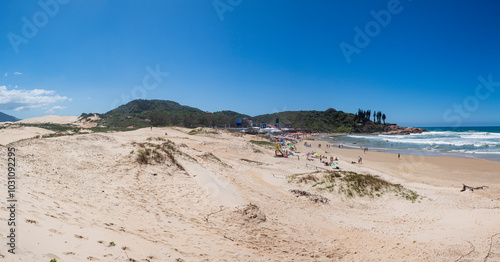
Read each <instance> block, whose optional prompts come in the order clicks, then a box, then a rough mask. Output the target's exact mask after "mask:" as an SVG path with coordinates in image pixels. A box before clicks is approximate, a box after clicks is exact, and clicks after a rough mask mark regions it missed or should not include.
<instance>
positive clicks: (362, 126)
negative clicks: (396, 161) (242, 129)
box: [252, 108, 385, 133]
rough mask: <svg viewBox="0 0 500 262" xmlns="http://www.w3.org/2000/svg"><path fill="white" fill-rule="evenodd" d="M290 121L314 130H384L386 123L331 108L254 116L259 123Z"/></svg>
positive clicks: (362, 131)
mask: <svg viewBox="0 0 500 262" xmlns="http://www.w3.org/2000/svg"><path fill="white" fill-rule="evenodd" d="M276 119H278V120H279V122H282V123H290V124H292V127H300V128H305V129H310V130H312V131H313V132H339V133H340V132H342V133H343V132H353V133H369V132H382V131H384V128H385V125H384V124H381V123H374V122H372V121H370V119H368V118H365V117H362V116H360V115H357V114H356V115H355V114H351V113H345V112H342V111H337V110H335V109H333V108H329V109H327V110H325V111H285V112H280V113H274V114H266V115H260V116H256V117H253V118H252V120H253V121H254V122H258V123H275V122H276Z"/></svg>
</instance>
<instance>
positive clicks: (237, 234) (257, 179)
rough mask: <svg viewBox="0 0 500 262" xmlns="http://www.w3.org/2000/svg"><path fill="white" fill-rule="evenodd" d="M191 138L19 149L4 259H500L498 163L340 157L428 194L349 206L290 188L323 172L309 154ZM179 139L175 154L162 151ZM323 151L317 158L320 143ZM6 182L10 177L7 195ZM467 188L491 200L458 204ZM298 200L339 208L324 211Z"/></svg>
mask: <svg viewBox="0 0 500 262" xmlns="http://www.w3.org/2000/svg"><path fill="white" fill-rule="evenodd" d="M0 131H1V130H0ZM188 131H189V130H188V129H183V128H154V129H153V130H150V129H149V128H146V129H140V130H135V131H129V132H121V133H98V134H84V135H74V136H62V137H53V138H43V139H38V138H35V139H29V140H23V141H19V142H16V143H13V144H12V145H13V146H15V147H16V149H17V158H16V159H17V163H18V171H17V172H18V176H19V180H18V182H19V183H18V186H19V195H18V197H17V198H18V201H19V202H18V205H19V209H18V213H17V218H18V220H19V222H20V223H19V225H18V226H17V229H18V230H19V236H18V239H17V245H18V246H17V250H16V251H17V254H15V255H13V254H10V253H8V247H7V246H6V245H2V247H1V248H0V254H1V255H0V257H3V259H4V260H5V261H50V259H52V258H56V259H57V260H58V261H455V260H457V259H463V260H464V261H475V260H481V261H482V260H483V259H484V257H485V256H487V255H488V261H500V235H496V236H494V237H493V238H491V236H493V235H494V234H496V233H500V220H499V219H498V218H499V217H500V196H499V195H498V192H499V189H500V181H499V173H498V170H500V163H495V162H488V161H481V160H470V161H469V160H468V161H467V163H466V164H460V163H458V162H457V161H461V160H460V159H448V158H446V159H439V158H433V157H422V158H418V159H417V158H412V159H411V160H410V159H409V158H405V157H404V156H403V160H400V161H399V162H398V160H397V159H394V156H393V155H389V154H383V153H375V152H369V153H368V154H366V155H364V156H363V158H364V164H362V165H357V164H356V165H353V164H350V162H351V160H354V158H355V157H356V156H357V155H358V154H360V152H358V151H355V150H347V149H345V150H337V149H335V148H329V149H330V150H331V151H332V152H329V153H328V154H326V153H325V154H326V155H328V156H338V157H340V161H339V164H340V166H341V167H342V168H343V170H349V171H356V172H359V173H367V174H372V175H377V176H380V177H381V178H383V179H385V180H387V181H390V182H393V183H396V184H401V185H402V186H404V187H405V188H408V189H411V190H413V191H415V192H416V193H418V195H420V197H419V198H418V199H417V201H415V202H412V201H409V200H406V199H405V198H403V197H401V196H395V195H394V194H392V193H391V194H389V193H387V194H385V195H383V196H381V197H373V198H372V197H348V196H346V195H345V194H342V193H339V192H338V191H332V192H330V191H328V190H318V189H317V188H319V186H317V185H314V183H311V182H307V181H306V182H298V181H296V180H290V177H291V176H293V175H296V174H303V173H313V172H316V171H319V172H318V173H314V174H313V175H314V176H319V175H320V173H321V172H322V171H324V168H325V167H324V166H323V165H322V164H320V163H319V161H318V160H315V161H306V160H305V157H304V154H305V153H306V150H311V148H304V147H302V146H301V145H299V146H298V148H299V151H300V152H301V154H299V156H300V160H298V159H297V157H296V156H295V157H291V158H288V159H286V158H276V157H274V151H273V150H272V149H268V148H264V147H261V146H257V145H254V144H252V143H250V142H249V140H251V139H255V140H258V139H259V138H257V137H254V136H246V137H238V136H234V135H232V134H229V133H219V134H211V133H207V134H201V135H188V134H187V132H188ZM166 134H168V135H166ZM11 135H12V133H9V136H11ZM150 137H152V138H159V139H149V140H148V138H150ZM167 140H170V141H171V142H173V143H169V145H171V147H169V146H165V145H164V143H167ZM311 142H312V144H313V147H312V148H313V149H315V150H317V151H318V148H317V144H318V143H320V142H318V141H311ZM0 144H4V143H0ZM323 144H324V142H323ZM0 147H1V152H3V153H2V154H3V156H1V157H0V159H4V160H3V161H0V170H7V165H6V162H7V161H6V152H7V150H6V148H5V147H3V146H0ZM143 148H150V149H151V150H157V152H159V153H160V154H161V156H164V158H163V159H161V161H159V162H158V163H156V162H154V161H153V163H151V164H139V163H138V162H137V161H136V158H137V155H138V152H139V151H141V150H144V149H143ZM162 148H164V149H162ZM162 150H163V151H162ZM323 150H325V149H323ZM164 152H165V153H164ZM166 152H170V154H171V155H172V156H173V158H170V157H169V154H168V153H166ZM361 153H362V151H361ZM159 158H160V157H159ZM330 169H331V167H330ZM6 179H7V177H6V175H3V176H0V182H1V184H2V185H3V186H4V188H6ZM461 183H468V184H471V185H483V184H485V185H488V186H489V188H488V189H485V190H476V191H474V192H470V191H466V192H460V189H461ZM291 189H300V190H304V191H307V192H311V193H313V194H319V195H321V196H323V197H326V198H328V199H329V200H330V201H329V202H328V203H327V204H322V203H314V202H312V201H310V200H309V199H308V198H306V197H303V196H300V197H296V196H295V195H294V194H293V193H291V192H290V190H291ZM7 218H8V210H7V209H6V208H2V209H1V212H0V220H1V221H0V237H2V238H3V239H7V238H6V237H7V234H8V227H7V223H6V220H7ZM110 242H113V243H114V244H115V245H114V246H113V245H110ZM490 243H491V245H490ZM490 247H491V249H490Z"/></svg>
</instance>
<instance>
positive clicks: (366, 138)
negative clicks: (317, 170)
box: [322, 126, 500, 162]
mask: <svg viewBox="0 0 500 262" xmlns="http://www.w3.org/2000/svg"><path fill="white" fill-rule="evenodd" d="M422 128H424V129H427V130H429V131H430V132H425V133H421V134H410V135H366V134H360V135H340V136H324V137H322V140H325V141H328V142H330V143H332V144H334V145H339V144H343V145H344V147H351V148H360V147H363V148H365V147H367V148H368V149H369V150H371V151H381V152H388V153H393V154H397V153H401V154H410V155H431V156H452V157H466V158H478V159H486V160H491V161H498V162H500V126H492V127H459V128H455V127H422Z"/></svg>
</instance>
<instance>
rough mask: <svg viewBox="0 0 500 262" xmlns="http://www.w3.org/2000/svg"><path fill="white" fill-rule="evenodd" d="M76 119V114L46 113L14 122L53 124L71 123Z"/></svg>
mask: <svg viewBox="0 0 500 262" xmlns="http://www.w3.org/2000/svg"><path fill="white" fill-rule="evenodd" d="M77 120H78V117H77V116H58V115H48V116H42V117H33V118H28V119H23V120H20V121H17V122H16V123H25V124H40V123H53V124H71V123H74V122H76V121H77Z"/></svg>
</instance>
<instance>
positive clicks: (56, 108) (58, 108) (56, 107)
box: [45, 106, 66, 113]
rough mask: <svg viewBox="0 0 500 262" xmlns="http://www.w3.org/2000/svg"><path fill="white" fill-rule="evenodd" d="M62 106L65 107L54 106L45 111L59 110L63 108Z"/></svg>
mask: <svg viewBox="0 0 500 262" xmlns="http://www.w3.org/2000/svg"><path fill="white" fill-rule="evenodd" d="M64 108H66V107H65V106H54V107H52V108H51V109H49V110H47V111H45V113H54V110H61V109H64Z"/></svg>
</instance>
